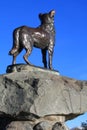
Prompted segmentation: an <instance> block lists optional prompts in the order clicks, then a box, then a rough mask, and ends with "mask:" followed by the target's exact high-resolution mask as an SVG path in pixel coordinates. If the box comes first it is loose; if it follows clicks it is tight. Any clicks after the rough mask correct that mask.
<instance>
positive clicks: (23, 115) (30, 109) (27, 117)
mask: <svg viewBox="0 0 87 130" xmlns="http://www.w3.org/2000/svg"><path fill="white" fill-rule="evenodd" d="M15 68H16V70H17V71H18V70H20V71H18V72H17V71H15V72H14V73H8V74H4V75H1V76H0V130H4V128H6V127H7V124H9V123H10V122H12V121H30V122H31V124H33V126H34V128H36V126H37V124H38V123H39V124H40V126H41V127H42V129H43V125H42V124H44V123H45V122H46V123H47V122H48V121H49V123H51V127H52V126H53V125H54V124H55V123H56V122H65V121H66V120H69V119H73V118H74V117H76V116H79V115H81V114H83V113H85V112H87V81H79V80H75V79H71V78H68V77H64V76H60V75H59V73H58V72H55V71H49V70H44V69H41V68H36V67H32V66H27V67H26V66H25V65H16V66H15ZM19 68H20V69H19ZM24 68H27V69H25V70H24ZM7 70H8V68H7ZM11 70H14V69H13V68H11V66H10V72H11ZM40 122H44V123H42V124H41V123H40ZM49 123H47V127H46V128H45V129H47V128H48V126H49ZM1 124H2V125H1ZM56 126H58V124H56V125H55V127H53V128H52V129H51V130H56ZM34 128H33V129H34ZM37 128H38V129H39V126H38V127H37ZM9 129H10V127H9V128H8V129H6V130H9ZM15 129H16V127H15ZM15 129H14V130H15ZM18 129H19V128H18ZM29 129H30V128H29ZM58 129H59V126H58ZM61 129H62V128H61ZM24 130H27V129H25V128H24ZM30 130H31V129H30ZM34 130H35V129H34Z"/></svg>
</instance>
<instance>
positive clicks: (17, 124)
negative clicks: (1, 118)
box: [4, 121, 69, 130]
mask: <svg viewBox="0 0 87 130" xmlns="http://www.w3.org/2000/svg"><path fill="white" fill-rule="evenodd" d="M4 130H69V129H68V128H66V126H65V125H64V124H63V123H60V122H56V123H55V124H54V125H52V124H51V123H50V122H46V121H43V122H40V123H38V124H37V125H35V126H33V125H32V124H30V123H29V121H13V122H11V123H10V124H8V125H7V126H6V128H5V129H4Z"/></svg>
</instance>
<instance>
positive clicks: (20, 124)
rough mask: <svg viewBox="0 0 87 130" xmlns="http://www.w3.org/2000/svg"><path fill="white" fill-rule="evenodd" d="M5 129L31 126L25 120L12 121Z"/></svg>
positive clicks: (30, 129)
mask: <svg viewBox="0 0 87 130" xmlns="http://www.w3.org/2000/svg"><path fill="white" fill-rule="evenodd" d="M5 130H33V126H32V125H31V124H30V123H29V122H27V121H14V122H11V123H10V124H9V125H7V127H6V128H5Z"/></svg>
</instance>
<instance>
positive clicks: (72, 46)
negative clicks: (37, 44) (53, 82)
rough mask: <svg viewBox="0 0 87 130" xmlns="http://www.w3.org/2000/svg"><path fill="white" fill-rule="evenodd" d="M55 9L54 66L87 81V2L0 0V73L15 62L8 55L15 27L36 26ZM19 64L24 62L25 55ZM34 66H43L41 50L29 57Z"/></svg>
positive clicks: (78, 122) (35, 50) (65, 74)
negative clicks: (39, 17)
mask: <svg viewBox="0 0 87 130" xmlns="http://www.w3.org/2000/svg"><path fill="white" fill-rule="evenodd" d="M52 9H55V11H56V14H55V28H56V42H55V49H54V57H53V67H54V69H55V70H59V72H60V74H61V75H64V76H68V77H71V78H75V79H80V80H87V0H1V1H0V31H1V32H0V34H1V35H0V45H1V46H0V49H1V51H0V53H1V54H0V64H1V65H0V74H3V73H5V72H6V67H7V66H8V65H10V64H11V63H12V57H11V56H9V55H8V52H9V50H10V49H11V48H12V42H13V39H12V32H13V30H14V29H15V28H16V27H19V26H21V25H27V26H30V27H37V26H38V25H39V24H40V21H39V19H38V14H39V13H44V12H49V11H50V10H52ZM24 53H25V50H24V51H23V52H22V53H21V54H20V55H19V56H18V57H17V63H25V62H24V60H23V58H22V56H23V54H24ZM29 61H30V62H31V63H32V64H35V65H38V66H43V64H42V60H41V51H40V50H39V49H33V52H32V54H31V55H30V57H29ZM84 116H85V117H81V118H80V119H77V123H75V122H76V121H74V123H73V124H71V123H68V125H69V126H70V127H73V126H77V125H80V123H81V121H80V120H82V121H83V118H84V120H86V119H87V118H86V117H87V114H85V115H84Z"/></svg>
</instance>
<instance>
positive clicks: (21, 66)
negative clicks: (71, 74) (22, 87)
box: [6, 64, 59, 75]
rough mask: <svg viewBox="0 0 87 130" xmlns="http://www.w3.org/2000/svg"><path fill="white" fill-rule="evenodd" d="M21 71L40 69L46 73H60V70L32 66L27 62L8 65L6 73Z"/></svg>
mask: <svg viewBox="0 0 87 130" xmlns="http://www.w3.org/2000/svg"><path fill="white" fill-rule="evenodd" d="M21 71H33V72H34V71H40V72H41V71H42V72H43V71H44V72H46V73H51V74H56V75H59V72H58V71H55V70H50V69H45V68H42V67H36V66H31V65H27V64H15V65H9V66H7V70H6V73H12V72H21Z"/></svg>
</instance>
